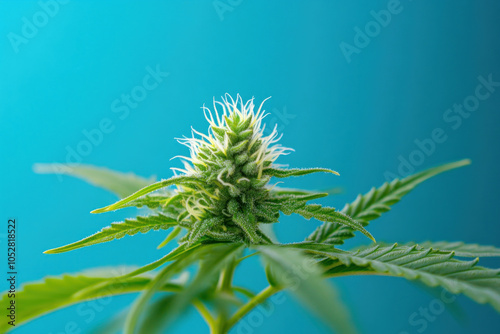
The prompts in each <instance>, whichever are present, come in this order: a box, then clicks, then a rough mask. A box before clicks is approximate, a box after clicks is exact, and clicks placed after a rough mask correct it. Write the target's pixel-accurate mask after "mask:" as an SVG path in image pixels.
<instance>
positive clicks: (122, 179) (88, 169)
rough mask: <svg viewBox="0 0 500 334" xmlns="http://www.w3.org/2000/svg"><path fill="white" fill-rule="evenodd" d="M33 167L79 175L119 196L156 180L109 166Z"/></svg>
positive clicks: (54, 172)
mask: <svg viewBox="0 0 500 334" xmlns="http://www.w3.org/2000/svg"><path fill="white" fill-rule="evenodd" d="M33 169H34V171H35V172H36V173H39V174H67V175H71V176H74V177H78V178H80V179H82V180H84V181H87V182H88V183H90V184H92V185H94V186H97V187H101V188H104V189H106V190H109V191H111V192H112V193H114V194H116V195H117V196H118V197H120V198H123V197H126V196H128V195H130V194H132V193H133V192H135V191H137V190H139V189H141V188H144V187H146V186H147V185H148V184H151V182H154V181H155V177H150V178H149V179H146V178H143V177H140V176H137V175H135V174H133V173H122V172H117V171H112V170H110V169H108V168H103V167H96V166H92V165H83V164H59V163H53V164H35V165H34V166H33Z"/></svg>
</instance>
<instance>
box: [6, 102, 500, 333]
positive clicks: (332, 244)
mask: <svg viewBox="0 0 500 334" xmlns="http://www.w3.org/2000/svg"><path fill="white" fill-rule="evenodd" d="M217 108H219V109H217ZM204 111H205V117H206V118H207V120H208V122H209V124H210V130H209V133H208V134H206V135H205V134H201V133H199V132H197V131H195V130H193V137H192V138H183V139H180V142H181V143H182V144H185V145H186V146H188V147H189V149H190V156H189V157H181V159H183V162H184V167H185V169H175V170H177V171H179V172H180V173H182V175H176V176H174V177H172V178H169V179H166V180H162V181H159V182H156V183H152V184H149V183H150V182H149V181H146V180H145V179H143V178H140V177H137V176H134V175H131V174H123V173H119V172H111V171H109V170H107V169H104V168H98V167H91V166H64V165H57V164H54V165H37V166H35V170H36V171H38V172H42V173H49V172H50V173H63V174H69V175H72V176H76V177H79V178H83V179H85V180H87V181H89V182H90V183H92V184H95V185H97V186H100V187H103V188H106V189H109V190H111V191H113V192H115V193H116V194H117V195H118V196H119V197H120V198H121V200H119V201H117V202H116V203H114V204H111V205H109V206H106V207H103V208H101V209H97V210H94V211H92V213H103V212H109V211H114V210H118V209H122V208H126V207H138V208H148V209H150V210H151V212H150V214H148V215H147V216H144V217H137V218H135V219H126V220H125V221H124V222H121V223H112V224H111V226H109V227H106V228H104V229H103V230H101V231H100V232H97V233H96V234H94V235H92V236H90V237H87V238H85V239H82V240H80V241H78V242H75V243H72V244H69V245H67V246H63V247H59V248H55V249H52V250H49V251H47V253H60V252H65V251H69V250H75V249H78V248H81V247H86V246H90V245H94V244H98V243H102V242H106V241H111V240H114V239H118V238H121V237H123V236H125V235H135V234H138V233H139V232H141V233H146V232H149V231H151V230H156V231H161V232H163V230H165V229H170V228H171V227H172V231H169V232H170V233H169V234H168V235H167V236H166V238H165V240H164V241H163V242H162V243H161V244H160V245H159V246H158V247H159V248H161V247H163V246H165V245H169V244H171V243H177V245H176V247H174V248H173V250H171V251H170V252H168V253H166V254H165V255H163V256H162V257H160V258H159V259H157V260H155V261H153V262H151V263H149V264H146V265H144V266H142V267H139V268H135V269H133V270H131V269H129V270H127V271H123V270H121V271H120V270H114V271H113V270H105V271H104V272H103V273H92V274H85V273H82V274H77V275H63V276H61V277H58V278H46V279H45V280H44V281H43V282H41V283H30V284H26V285H24V287H23V288H22V290H21V291H19V292H18V293H17V296H16V298H17V301H18V302H19V304H20V305H21V304H22V305H23V307H22V308H21V307H20V308H19V309H18V311H19V313H18V321H19V324H21V323H24V322H26V321H28V320H31V319H34V318H36V317H38V316H40V315H42V314H45V313H48V312H51V311H54V310H56V309H59V308H62V307H65V306H68V305H72V304H75V303H79V302H83V301H86V300H90V299H93V298H99V297H102V296H108V295H115V294H122V293H129V292H141V294H140V296H139V297H138V299H137V300H136V301H135V303H134V304H133V305H132V307H131V309H130V312H129V313H128V315H127V317H126V319H125V320H121V318H119V319H118V321H119V322H121V321H123V322H124V329H125V333H128V334H132V333H148V334H149V333H152V334H154V333H158V332H160V331H161V330H162V329H163V328H168V327H169V326H170V325H171V324H172V323H173V322H174V320H176V319H177V318H179V316H180V315H181V314H182V313H183V312H185V311H186V310H187V309H188V308H189V307H194V308H195V309H196V310H197V311H198V312H199V313H200V314H201V315H202V317H203V318H204V320H205V321H206V322H207V325H208V326H209V328H210V331H211V333H213V334H222V333H227V332H228V331H229V330H231V329H232V328H233V327H234V326H235V325H237V323H238V322H239V321H240V320H241V319H243V318H244V317H245V316H246V315H248V314H249V312H251V311H252V310H253V309H254V308H255V307H257V306H259V305H261V304H264V303H265V302H266V300H267V299H268V298H270V297H272V296H273V295H274V294H276V293H278V292H280V291H282V290H288V291H290V292H291V293H292V294H293V295H294V296H296V297H297V298H298V299H299V300H300V301H301V302H302V303H303V304H304V305H305V306H307V307H308V308H309V309H310V310H311V311H313V312H314V313H315V314H317V315H318V316H319V317H320V318H321V319H322V320H324V321H325V322H326V323H327V324H328V325H329V326H330V327H331V328H332V329H334V330H337V331H338V332H340V333H353V332H355V326H354V325H353V324H352V322H351V321H350V319H351V317H350V315H349V313H348V311H347V308H346V307H345V306H344V305H343V303H342V301H341V300H340V298H339V296H338V294H337V293H336V291H335V290H334V289H333V288H332V286H331V285H330V284H329V283H327V281H326V280H325V278H329V277H330V278H334V277H338V276H346V275H360V274H363V275H385V276H397V277H402V278H405V279H408V280H412V281H418V282H421V283H422V284H424V285H425V286H430V287H436V286H439V287H443V288H445V289H447V290H448V291H450V292H452V293H456V294H458V293H462V294H464V295H466V296H468V297H470V298H471V299H473V300H475V301H477V302H478V303H486V304H489V305H491V306H493V307H494V308H495V309H496V310H497V311H499V312H500V277H499V275H500V270H499V269H487V268H483V267H479V266H477V265H476V264H477V262H478V259H477V257H493V256H499V255H500V249H498V248H495V247H494V246H481V245H476V244H464V243H462V242H451V243H450V242H424V243H422V244H420V245H416V244H411V243H409V244H406V245H404V244H403V245H397V244H382V243H380V244H375V245H371V246H361V247H359V248H358V249H355V250H353V251H346V250H341V249H338V248H337V246H338V245H342V244H343V243H344V241H345V240H346V239H349V238H352V237H354V232H355V231H359V232H361V233H363V234H364V235H366V236H367V237H369V238H370V239H371V240H374V239H373V236H372V235H371V234H370V233H369V232H368V231H367V230H366V227H367V226H368V224H369V223H370V222H371V221H372V220H374V219H377V218H379V217H380V216H381V215H382V214H383V213H385V212H387V211H389V210H390V209H391V207H392V206H393V205H394V204H396V203H397V202H399V201H400V200H401V198H402V197H403V196H404V195H406V194H408V193H409V192H410V191H411V190H413V189H414V188H415V187H416V186H417V185H419V184H420V183H422V182H423V181H425V180H427V179H429V178H431V177H433V176H435V175H437V174H440V173H442V172H445V171H448V170H451V169H455V168H458V167H462V166H465V165H467V164H469V161H468V160H462V161H458V162H454V163H450V164H446V165H442V166H440V167H435V168H431V169H428V170H426V171H423V172H420V173H418V174H415V175H412V176H409V177H406V178H404V179H402V180H399V179H396V180H394V181H392V182H390V183H385V184H383V185H382V186H381V187H379V188H377V189H376V188H373V189H372V190H370V191H369V192H368V193H366V194H364V195H359V196H358V198H357V199H356V200H355V201H354V202H353V203H350V204H347V205H346V206H345V207H344V209H343V210H341V211H337V210H335V209H334V208H332V207H329V206H322V205H319V204H314V203H311V201H314V200H317V199H320V198H324V197H326V196H328V195H329V193H325V192H312V191H307V190H300V189H289V188H279V187H275V186H273V185H271V184H270V183H269V182H270V180H271V178H272V177H275V178H287V177H296V176H304V175H307V174H310V173H315V172H326V173H333V174H337V173H336V172H334V171H332V170H330V169H323V168H310V169H282V168H278V165H276V164H275V160H276V159H277V158H278V157H279V156H280V155H283V154H287V153H288V152H289V151H290V149H287V148H284V147H282V146H280V145H278V144H276V142H277V141H278V139H279V138H278V137H277V133H276V130H274V131H273V132H272V133H271V134H270V135H268V136H264V134H263V133H264V129H263V127H262V119H263V116H264V115H265V113H264V110H262V105H261V106H260V107H259V108H258V110H254V104H253V100H250V101H248V102H246V103H243V101H242V100H241V97H239V96H238V98H237V99H236V101H234V100H233V99H232V98H231V97H230V96H226V97H225V98H223V103H219V102H214V110H213V112H212V111H210V110H209V109H208V108H204ZM171 186H176V189H171V188H169V187H171ZM282 213H283V214H285V215H291V214H294V213H295V214H298V215H300V216H302V217H303V218H305V219H307V220H309V219H311V218H314V219H317V220H319V221H321V222H323V224H322V225H321V226H319V227H318V228H317V229H316V230H315V231H313V233H312V234H311V235H310V236H309V237H308V238H307V239H306V240H304V241H302V242H298V243H292V244H281V243H279V242H278V241H277V240H276V239H274V238H273V239H272V238H271V237H270V236H269V235H271V234H272V233H270V228H269V227H270V226H272V224H273V223H276V222H279V220H280V215H281V214H282ZM161 232H160V233H161ZM268 233H269V235H268ZM252 256H260V257H261V258H262V260H263V263H264V267H265V273H266V276H267V278H268V281H269V286H268V287H266V288H264V289H263V290H262V291H260V292H258V293H255V292H253V291H249V290H248V289H246V288H244V287H239V286H235V285H234V284H233V275H234V273H235V271H236V270H238V268H239V265H240V264H241V263H242V262H243V261H245V260H246V259H248V258H250V257H252ZM455 256H457V257H473V258H474V259H473V260H470V261H461V260H458V259H455V258H454V257H455ZM156 269H158V271H155V270H156ZM188 272H190V273H191V272H194V273H195V274H194V275H192V276H191V275H186V274H187V273H188ZM178 276H180V277H183V279H179V277H178ZM188 276H189V277H192V278H189V277H188ZM7 301H8V296H7V294H5V295H4V296H3V299H2V302H3V303H5V302H7ZM372 303H374V302H372ZM116 323H117V322H116V321H114V322H113V325H116ZM2 326H3V327H2ZM8 329H10V328H9V327H8V326H7V325H6V322H3V323H2V325H0V331H1V332H5V331H7V330H8Z"/></svg>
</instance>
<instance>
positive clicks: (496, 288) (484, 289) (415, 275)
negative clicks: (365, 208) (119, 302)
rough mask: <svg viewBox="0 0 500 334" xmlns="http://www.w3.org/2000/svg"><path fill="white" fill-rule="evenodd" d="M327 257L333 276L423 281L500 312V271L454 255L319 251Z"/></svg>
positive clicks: (415, 249) (413, 249) (396, 249)
mask: <svg viewBox="0 0 500 334" xmlns="http://www.w3.org/2000/svg"><path fill="white" fill-rule="evenodd" d="M312 252H313V253H315V254H318V255H323V256H325V257H327V258H328V259H329V260H324V261H323V265H324V266H325V267H326V274H327V275H329V276H341V275H354V274H360V273H363V274H384V275H390V276H399V277H404V278H406V279H409V280H419V281H421V282H422V283H424V284H426V285H428V286H431V287H435V286H441V287H443V288H445V289H446V290H448V291H450V292H452V293H455V294H459V293H463V294H465V295H466V296H468V297H469V298H471V299H473V300H475V301H476V302H478V303H481V304H485V303H488V304H490V305H492V306H493V307H494V308H495V309H496V310H497V311H498V312H500V270H499V269H496V270H493V269H487V268H483V267H478V266H476V264H477V262H478V261H479V259H478V258H476V259H474V260H471V261H459V260H456V259H454V258H453V257H454V252H449V251H444V252H443V251H441V250H439V249H433V248H424V247H420V246H417V245H414V246H398V245H397V244H394V245H392V246H379V245H375V246H373V247H370V248H368V249H365V250H362V251H359V250H358V251H356V252H352V253H351V252H338V251H335V250H334V251H332V250H330V251H318V250H312Z"/></svg>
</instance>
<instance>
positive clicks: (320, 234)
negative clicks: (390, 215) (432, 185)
mask: <svg viewBox="0 0 500 334" xmlns="http://www.w3.org/2000/svg"><path fill="white" fill-rule="evenodd" d="M469 164H470V160H461V161H457V162H452V163H449V164H445V165H442V166H438V167H434V168H430V169H428V170H425V171H423V172H420V173H417V174H415V175H411V176H408V177H406V178H404V179H402V180H399V179H395V180H394V181H392V182H391V183H387V182H386V183H384V184H383V185H382V186H381V187H379V188H378V189H375V188H372V189H371V190H370V191H369V192H368V193H366V194H365V195H359V196H358V197H357V198H356V200H355V201H354V202H352V203H351V204H347V205H346V206H345V207H344V208H343V209H342V213H344V214H346V215H349V216H350V217H351V218H352V219H354V220H356V221H358V222H359V223H361V224H362V225H363V226H367V225H368V224H369V222H370V221H372V220H374V219H377V218H378V217H380V216H381V215H382V213H384V212H387V211H389V210H390V209H391V206H392V205H394V204H396V203H397V202H399V201H400V200H401V198H402V197H403V196H404V195H406V194H408V193H409V192H410V191H411V190H413V189H414V188H415V187H416V186H418V185H419V184H421V183H422V182H424V181H425V180H427V179H429V178H431V177H433V176H436V175H438V174H440V173H443V172H446V171H449V170H452V169H455V168H459V167H463V166H466V165H469ZM352 231H353V230H352V228H350V227H347V226H343V225H342V224H339V223H335V222H334V223H331V222H328V223H325V224H323V225H321V226H319V227H318V228H317V229H316V230H315V231H314V232H313V233H312V234H311V235H310V236H309V237H308V238H307V239H306V240H309V241H314V242H317V243H330V244H334V245H341V244H343V243H344V240H345V239H348V238H352V237H353V236H354V234H353V233H352Z"/></svg>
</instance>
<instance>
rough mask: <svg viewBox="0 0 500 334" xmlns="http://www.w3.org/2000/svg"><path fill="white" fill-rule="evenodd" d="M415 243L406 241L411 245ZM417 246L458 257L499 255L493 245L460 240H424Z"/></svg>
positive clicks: (498, 250)
mask: <svg viewBox="0 0 500 334" xmlns="http://www.w3.org/2000/svg"><path fill="white" fill-rule="evenodd" d="M414 244H415V243H408V244H407V245H408V246H412V245H414ZM418 245H419V246H421V247H424V248H434V249H439V250H441V251H450V252H454V253H455V256H460V257H499V256H500V248H497V247H494V246H482V245H478V244H466V243H464V242H461V241H455V242H448V241H437V242H432V241H425V242H420V243H418Z"/></svg>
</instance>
